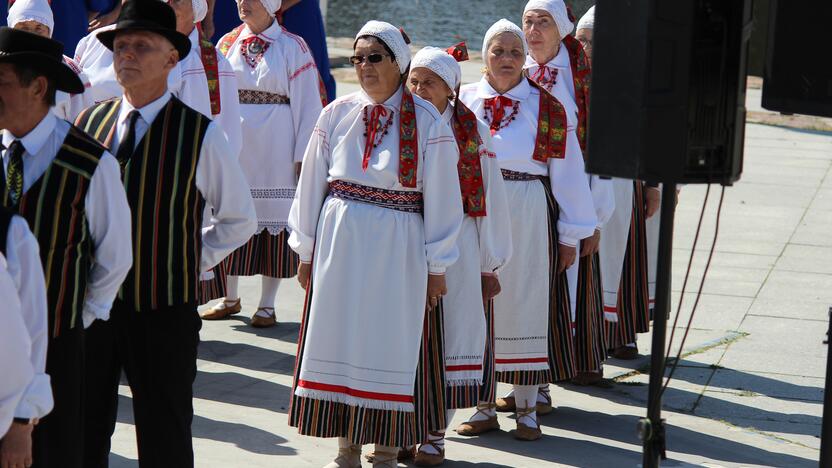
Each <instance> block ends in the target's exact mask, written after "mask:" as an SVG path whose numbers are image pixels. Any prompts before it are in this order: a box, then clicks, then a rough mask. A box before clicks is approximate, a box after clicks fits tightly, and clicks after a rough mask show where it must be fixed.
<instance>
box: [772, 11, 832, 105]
mask: <svg viewBox="0 0 832 468" xmlns="http://www.w3.org/2000/svg"><path fill="white" fill-rule="evenodd" d="M770 8H771V9H770V12H769V21H770V23H769V30H768V32H769V34H768V52H767V54H766V64H765V72H764V78H765V81H764V82H763V107H765V108H766V109H770V110H773V111H779V112H787V113H791V114H809V115H820V116H824V117H832V61H830V60H829V57H828V56H826V55H825V54H826V50H825V49H826V46H827V45H829V44H831V43H832V32H830V29H829V20H830V19H832V2H830V1H828V0H826V1H820V2H819V1H817V0H771V5H770Z"/></svg>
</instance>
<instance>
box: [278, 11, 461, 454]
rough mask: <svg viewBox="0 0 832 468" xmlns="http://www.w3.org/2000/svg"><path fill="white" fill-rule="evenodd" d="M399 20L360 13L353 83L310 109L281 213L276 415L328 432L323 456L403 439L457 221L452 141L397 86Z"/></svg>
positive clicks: (401, 58) (315, 432) (410, 441)
mask: <svg viewBox="0 0 832 468" xmlns="http://www.w3.org/2000/svg"><path fill="white" fill-rule="evenodd" d="M407 42H408V41H407V40H406V39H405V36H404V33H403V32H401V31H400V30H399V29H398V28H396V27H394V26H393V25H391V24H389V23H384V22H380V21H370V22H368V23H367V24H366V25H364V27H363V28H362V29H361V31H359V33H358V34H357V35H356V40H355V46H354V55H353V56H352V57H351V61H352V63H353V64H354V66H355V71H356V74H357V75H358V80H359V83H360V84H361V91H358V92H355V93H352V94H349V95H347V96H344V97H341V98H339V99H336V100H335V101H334V102H332V103H331V104H329V105H328V106H327V107H326V108H325V109H324V110H323V112H322V113H321V116H320V118H319V119H318V123H317V125H316V127H315V130H314V132H313V133H312V139H311V140H310V142H309V146H308V147H307V150H306V154H305V155H304V158H303V169H302V171H301V176H300V183H299V185H298V190H297V193H296V195H295V201H294V203H293V204H292V209H291V213H290V215H289V226H290V227H291V229H292V234H291V236H290V244H291V245H292V248H293V249H295V251H297V252H298V254H299V255H300V261H301V265H300V269H299V272H298V280H299V281H300V282H301V284H302V285H303V286H304V287H306V288H307V301H306V306H305V310H304V315H303V323H302V325H301V333H300V337H299V347H298V360H297V363H296V367H295V379H294V384H293V396H292V404H291V408H290V411H289V423H290V424H291V425H292V426H295V427H297V428H298V430H299V432H300V433H301V434H305V435H310V436H316V437H338V447H339V450H338V456H337V458H336V459H335V461H333V462H332V463H331V464H330V465H328V466H329V467H359V466H361V460H360V455H361V445H363V444H371V443H372V444H376V447H375V458H374V461H373V465H374V466H377V467H395V466H397V463H396V458H397V454H398V450H397V447H407V446H412V445H414V444H416V443H417V442H418V441H419V440H418V439H417V438H418V437H419V434H416V430H415V427H416V419H417V418H416V414H415V408H416V407H419V406H420V405H423V404H424V403H423V402H422V401H420V399H422V398H423V397H424V393H425V390H424V388H423V386H424V379H420V383H421V387H422V388H420V385H419V384H417V371H416V368H417V363H418V361H419V349H420V345H421V342H422V333H421V330H422V328H423V326H424V316H425V310H426V308H433V307H435V306H436V305H437V303H438V301H439V298H440V297H441V296H442V295H443V294H444V293H445V290H446V288H445V271H446V270H447V268H448V267H449V266H450V265H451V264H453V263H454V262H455V261H456V259H457V257H458V249H457V246H456V239H457V236H458V234H459V231H460V228H461V225H462V205H461V204H460V203H449V202H448V201H449V200H460V199H461V194H460V190H459V179H458V177H457V157H456V152H457V150H456V141H455V139H454V137H453V134H452V133H451V129H450V127H448V125H447V123H446V122H445V121H443V120H442V116H441V115H440V114H439V112H438V111H437V110H436V108H435V107H434V106H433V105H432V104H430V103H429V102H427V101H425V100H423V99H422V98H420V97H418V96H413V95H412V94H411V93H410V91H409V90H408V89H407V88H406V87H405V86H404V79H405V78H406V76H407V72H408V67H409V65H410V49H409V48H408V45H407Z"/></svg>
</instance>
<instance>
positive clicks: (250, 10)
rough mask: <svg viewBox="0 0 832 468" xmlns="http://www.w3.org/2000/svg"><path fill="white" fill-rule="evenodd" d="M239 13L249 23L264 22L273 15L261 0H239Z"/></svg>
mask: <svg viewBox="0 0 832 468" xmlns="http://www.w3.org/2000/svg"><path fill="white" fill-rule="evenodd" d="M237 13H239V15H240V20H242V22H243V23H246V24H248V25H251V24H259V23H263V22H265V21H268V19H269V18H271V16H272V15H271V13H269V12H268V11H266V7H264V6H263V3H262V2H261V1H260V0H237Z"/></svg>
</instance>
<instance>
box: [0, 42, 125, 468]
mask: <svg viewBox="0 0 832 468" xmlns="http://www.w3.org/2000/svg"><path fill="white" fill-rule="evenodd" d="M0 50H2V51H4V52H6V53H4V54H0V61H2V62H8V61H17V62H19V63H22V64H36V65H30V66H36V67H38V68H37V69H39V70H40V71H41V72H43V73H45V74H47V76H49V77H51V78H52V79H54V81H55V84H56V88H57V89H60V90H63V91H67V92H78V91H80V90H82V89H83V85H82V84H81V81H80V79H79V78H78V76H77V75H76V74H75V72H73V71H72V70H71V69H69V68H68V67H66V65H64V64H63V63H62V61H61V50H62V46H61V45H60V44H59V43H58V42H56V41H53V40H51V39H48V38H44V37H40V36H36V35H34V34H29V33H26V32H22V31H17V30H13V29H3V30H0ZM2 144H3V146H4V147H5V151H3V167H4V169H5V177H3V178H0V193H2V204H3V206H5V207H6V208H8V209H10V210H12V211H14V212H15V213H17V214H19V215H20V216H22V217H23V218H25V219H26V221H27V222H28V224H29V228H30V229H31V230H32V233H33V234H34V236H35V238H37V240H38V244H39V247H40V255H41V262H42V267H43V272H44V275H45V278H46V290H47V305H48V310H49V320H48V326H49V328H48V334H49V343H48V352H47V357H46V372H47V374H49V375H50V377H51V383H52V393H53V396H54V403H55V404H54V409H53V411H52V412H51V413H50V414H49V416H47V417H46V418H44V419H43V421H41V422H40V423H39V424H38V425H37V426H36V427H35V430H34V433H33V454H34V455H33V456H34V459H35V465H34V466H64V467H74V466H82V460H81V455H82V453H81V451H82V448H83V443H82V441H83V425H82V423H81V421H82V415H81V411H82V393H81V392H82V389H83V383H84V382H83V380H84V379H83V369H84V367H85V366H86V365H85V362H84V361H85V358H84V335H85V333H84V328H85V327H86V326H89V324H90V323H92V321H93V320H95V319H96V318H100V319H104V320H106V319H107V317H108V316H109V312H110V307H111V305H112V302H113V299H114V298H115V295H116V292H117V290H118V287H119V285H120V284H121V282H122V281H123V280H124V278H125V276H126V274H127V271H128V270H129V268H130V265H131V262H132V258H131V253H130V252H129V250H127V249H125V248H124V240H125V239H127V238H129V237H128V236H129V233H130V217H129V206H128V204H127V199H126V197H125V193H124V189H123V188H122V186H121V184H120V182H119V168H118V163H117V162H116V160H115V158H113V156H112V155H110V154H109V153H108V152H107V151H106V149H105V148H104V147H103V146H101V145H100V144H98V143H97V142H96V141H95V140H93V139H92V138H90V137H89V136H88V135H86V134H84V133H83V132H82V131H81V130H79V129H78V128H76V127H74V126H73V125H71V124H70V123H69V122H66V121H65V120H60V119H58V118H57V117H55V115H54V114H53V113H51V112H50V113H48V114H46V115H45V116H44V117H43V118H42V119H41V121H40V122H39V123H38V124H37V125H36V126H35V127H34V128H33V129H32V130H31V131H30V132H29V133H27V134H26V135H13V134H12V133H11V132H9V131H7V130H4V131H3V133H2Z"/></svg>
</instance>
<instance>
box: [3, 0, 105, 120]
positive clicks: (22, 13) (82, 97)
mask: <svg viewBox="0 0 832 468" xmlns="http://www.w3.org/2000/svg"><path fill="white" fill-rule="evenodd" d="M24 21H35V22H37V23H40V24H42V25H44V26H46V27H47V28H48V29H49V34H50V36H51V34H52V32H53V31H54V30H55V19H54V16H53V14H52V8H51V7H50V5H49V2H48V1H47V0H17V1H15V2H14V4H12V6H11V8H9V16H8V22H7V24H8V25H9V27H10V28H13V27H15V26H16V25H17V24H18V23H21V22H24ZM63 61H64V65H66V66H68V67H69V68H71V69H72V71H74V72H75V73H76V74H77V75H78V78H80V79H81V82H82V83H83V84H84V90H83V91H81V92H80V93H67V92H65V91H58V93H57V94H56V96H55V107H54V108H53V109H52V110H53V112H55V115H57V116H58V117H59V118H61V119H64V120H68V121H70V122H72V121H74V120H75V117H76V116H77V115H78V114H79V113H80V112H81V111H82V110H84V109H85V108H86V107H87V106H89V105H90V104H92V101H90V100H89V95H88V94H87V92H86V91H87V90H88V89H89V88H90V86H91V85H90V80H89V79H88V78H87V75H86V74H85V73H84V72H83V70H81V67H80V66H79V65H78V64H77V63H76V62H75V60H73V59H71V58H69V57H67V56H66V55H64V56H63Z"/></svg>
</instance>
